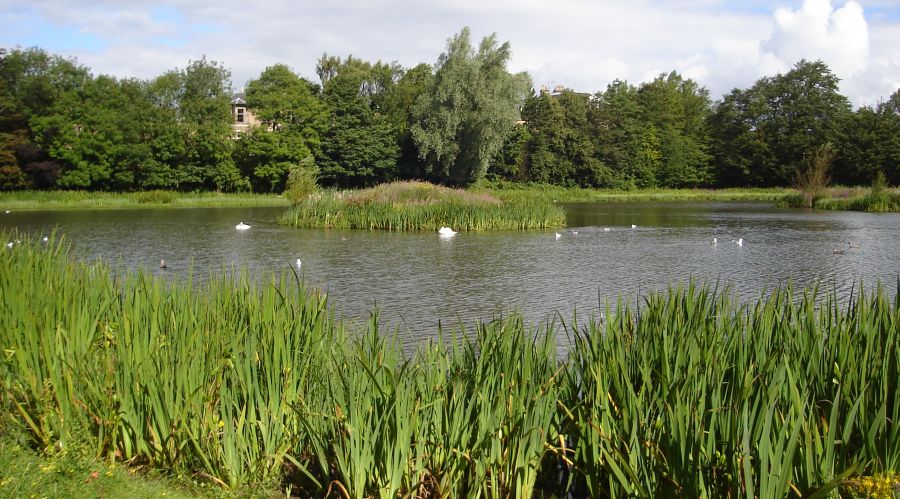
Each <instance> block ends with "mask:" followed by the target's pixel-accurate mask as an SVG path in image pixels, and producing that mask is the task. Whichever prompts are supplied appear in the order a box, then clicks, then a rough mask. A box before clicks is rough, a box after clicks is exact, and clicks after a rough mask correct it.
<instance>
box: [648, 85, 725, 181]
mask: <svg viewBox="0 0 900 499" xmlns="http://www.w3.org/2000/svg"><path fill="white" fill-rule="evenodd" d="M637 99H638V103H639V107H640V109H641V114H642V119H641V121H642V123H643V124H644V127H645V129H646V130H647V133H646V134H643V136H642V137H641V138H640V140H641V143H642V144H644V145H643V146H642V147H641V148H640V149H639V150H641V151H646V152H648V153H649V152H651V151H653V149H654V148H655V147H656V146H657V144H658V147H659V161H660V163H659V165H658V170H657V171H656V173H655V175H654V177H655V178H656V179H657V181H658V182H659V184H660V185H663V186H666V187H698V186H703V185H707V184H709V183H710V182H711V181H712V172H711V163H710V156H709V153H708V151H709V135H708V133H707V129H706V125H707V118H708V116H709V112H710V100H709V92H707V90H706V89H705V88H701V87H700V86H699V85H697V83H696V82H694V81H693V80H690V79H687V80H685V79H684V78H682V77H681V76H680V75H679V74H678V73H676V72H674V71H673V72H671V73H669V74H668V75H660V76H658V77H657V78H656V79H654V80H653V81H651V82H648V83H645V84H643V85H641V87H640V88H639V89H638V92H637ZM648 148H649V149H648Z"/></svg>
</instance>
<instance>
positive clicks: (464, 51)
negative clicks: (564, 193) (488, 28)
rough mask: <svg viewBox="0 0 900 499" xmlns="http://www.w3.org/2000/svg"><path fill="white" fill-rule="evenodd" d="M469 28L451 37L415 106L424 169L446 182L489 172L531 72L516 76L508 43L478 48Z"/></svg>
mask: <svg viewBox="0 0 900 499" xmlns="http://www.w3.org/2000/svg"><path fill="white" fill-rule="evenodd" d="M470 37H471V34H470V31H469V28H463V30H462V31H460V32H459V33H458V34H457V35H455V36H453V37H452V38H450V39H449V40H448V41H447V50H446V52H444V53H443V54H441V56H440V57H439V58H438V61H437V64H436V66H435V76H434V79H432V80H431V82H430V85H429V87H428V89H427V90H426V91H425V92H424V93H423V94H422V95H421V96H420V97H419V99H418V101H417V102H416V106H415V108H414V109H413V117H414V120H415V123H414V124H413V125H412V128H411V132H412V137H413V140H414V141H415V143H416V146H417V147H418V149H419V157H420V158H421V159H422V160H424V161H425V164H426V166H425V173H426V174H427V175H428V176H429V177H430V178H432V179H433V180H436V181H438V182H441V183H447V184H450V185H468V184H471V183H473V182H475V181H477V180H479V179H481V178H483V177H484V175H485V173H486V172H487V168H488V163H489V162H490V160H491V159H493V157H494V155H495V154H496V153H497V151H498V150H499V149H500V147H502V145H503V141H504V140H505V138H506V136H507V133H508V131H509V129H510V128H511V127H512V126H513V123H514V122H515V121H516V119H517V118H518V114H519V113H518V108H517V106H519V105H520V104H521V103H522V101H523V100H524V98H525V96H526V95H527V93H528V87H529V86H530V81H529V77H528V75H527V74H525V73H519V74H516V75H512V74H510V73H508V72H507V71H506V64H507V63H508V62H509V59H510V57H511V56H512V52H511V48H510V45H509V43H508V42H507V43H504V44H502V45H499V46H498V42H497V35H496V34H493V35H491V36H488V37H485V38H484V39H482V41H481V44H480V46H479V47H478V51H477V52H476V51H475V49H474V47H473V46H472V44H471V40H470Z"/></svg>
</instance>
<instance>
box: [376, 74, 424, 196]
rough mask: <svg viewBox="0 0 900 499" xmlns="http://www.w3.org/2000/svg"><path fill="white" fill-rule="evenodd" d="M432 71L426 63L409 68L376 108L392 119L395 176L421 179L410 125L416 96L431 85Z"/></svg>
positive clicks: (420, 169)
mask: <svg viewBox="0 0 900 499" xmlns="http://www.w3.org/2000/svg"><path fill="white" fill-rule="evenodd" d="M433 77H434V74H433V73H432V71H431V66H429V65H428V64H424V63H422V64H419V65H417V66H415V67H413V68H410V69H408V70H407V71H405V72H404V73H403V75H402V76H401V77H400V78H399V79H398V80H397V83H396V84H395V85H392V86H390V87H389V88H387V90H386V91H385V92H384V94H383V95H382V97H381V99H380V103H379V109H380V111H381V112H382V113H383V114H384V115H385V116H387V118H388V119H389V120H390V121H391V126H393V128H394V131H395V132H396V134H397V145H398V146H399V147H400V157H399V159H398V161H397V162H398V164H397V175H398V176H400V177H402V178H407V179H417V178H424V177H425V175H424V172H423V168H422V164H421V161H420V160H419V150H418V148H417V147H416V144H415V141H414V140H413V137H412V133H411V127H412V125H413V123H414V121H413V109H414V107H415V104H416V101H417V100H418V98H419V96H420V95H422V93H423V92H424V91H425V90H426V89H427V88H428V86H429V85H430V84H431V80H432V78H433Z"/></svg>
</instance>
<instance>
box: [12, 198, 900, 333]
mask: <svg viewBox="0 0 900 499" xmlns="http://www.w3.org/2000/svg"><path fill="white" fill-rule="evenodd" d="M567 210H568V213H569V218H568V222H569V226H570V230H565V231H559V232H560V234H561V237H560V238H559V239H557V238H556V237H555V232H556V231H529V232H497V233H486V234H469V233H460V234H457V235H456V236H454V237H452V238H441V237H438V235H437V234H436V233H390V232H378V231H338V230H297V229H292V228H287V227H283V226H280V225H278V224H277V218H278V216H279V215H280V213H281V212H282V209H281V208H217V209H164V210H117V211H81V212H14V213H11V214H2V215H0V226H2V227H7V228H10V227H17V228H18V229H19V230H24V231H28V232H32V233H35V232H36V233H46V232H48V231H49V230H51V228H52V227H54V226H58V227H59V230H60V231H61V232H63V233H65V234H66V236H67V238H68V239H69V240H70V241H71V242H72V243H73V245H74V249H75V252H76V254H77V255H78V256H79V257H81V258H86V259H93V258H97V257H102V258H103V259H104V260H107V261H109V262H110V263H111V264H112V265H114V266H116V267H119V268H123V269H124V268H137V267H141V266H142V267H144V268H145V269H147V270H148V271H151V272H154V273H157V274H159V275H164V276H168V277H170V278H179V277H183V276H185V275H187V273H188V272H189V271H190V270H191V269H193V272H194V275H195V280H200V281H202V280H203V279H204V278H206V277H207V276H208V275H210V273H216V272H219V271H221V270H222V269H223V268H224V269H230V268H246V269H248V270H249V271H250V272H252V273H253V274H255V275H261V274H262V273H264V272H290V271H291V267H292V266H293V265H294V264H295V262H296V260H297V259H298V258H299V259H301V260H302V261H303V266H302V270H301V274H302V275H303V276H304V277H305V278H306V279H307V280H308V281H309V282H310V283H312V284H313V285H315V286H319V287H321V288H322V289H324V290H326V291H327V292H328V293H329V295H330V298H331V301H332V303H333V304H334V305H335V306H336V307H337V309H338V312H339V313H340V314H343V315H344V316H346V317H348V318H350V319H353V320H358V321H365V320H367V318H368V314H369V312H370V311H371V310H372V309H373V308H375V307H378V309H379V310H380V312H381V313H380V315H381V319H382V321H383V322H384V323H386V324H388V325H390V326H392V327H399V328H400V329H401V331H402V332H403V334H404V335H406V336H407V337H408V338H409V341H410V342H411V343H415V342H418V341H421V340H423V339H424V338H428V337H431V336H432V335H433V334H434V333H435V331H436V330H437V325H438V323H439V322H440V323H441V324H442V325H443V326H445V327H447V326H451V327H452V326H454V325H457V324H459V323H463V324H466V325H469V326H470V325H471V324H473V322H474V320H475V319H478V318H480V319H489V318H491V317H492V316H494V315H496V314H498V313H501V312H508V311H512V310H518V311H521V312H522V313H524V314H525V316H526V318H527V319H528V320H530V321H533V322H536V321H540V320H544V319H547V318H548V317H550V318H552V317H554V315H555V314H561V315H562V317H563V318H565V319H566V320H569V319H571V317H572V314H573V313H574V312H575V311H576V310H577V312H578V314H579V316H584V315H588V314H590V313H592V312H595V311H597V309H598V304H601V303H603V302H605V301H606V300H609V301H611V302H614V301H615V299H616V298H617V297H618V296H622V297H624V298H625V299H627V300H634V299H635V298H636V297H637V296H639V295H640V294H641V293H645V292H647V291H650V290H656V289H663V288H665V287H666V286H667V285H668V284H670V283H684V282H687V281H689V280H690V279H692V278H693V279H697V280H705V281H711V282H713V281H718V282H719V283H720V285H725V284H727V285H729V286H731V288H732V289H733V291H734V292H735V293H736V294H737V295H738V297H739V298H741V299H750V298H755V297H756V296H758V295H759V293H760V292H761V290H763V289H767V288H768V289H771V288H773V287H776V286H782V285H784V284H785V283H786V282H788V281H791V282H793V283H795V284H796V285H800V286H802V285H805V284H807V283H810V282H812V281H814V280H819V281H821V282H822V283H824V284H825V286H826V287H828V288H830V287H831V286H834V287H835V289H836V291H837V292H838V294H839V296H847V294H848V293H849V292H850V289H851V286H852V285H853V284H854V283H856V282H858V281H859V280H860V279H862V280H864V281H865V282H866V283H867V284H872V283H874V282H876V281H877V280H879V279H880V280H881V281H882V282H883V283H885V284H887V286H888V287H889V288H891V290H892V291H891V292H893V290H894V285H895V283H896V279H897V276H898V273H900V215H898V214H866V213H850V212H812V211H804V210H781V209H775V208H773V207H771V206H770V205H768V204H765V203H708V202H703V203H603V204H593V203H589V204H572V205H567ZM242 220H243V221H244V222H245V223H247V224H249V225H252V226H253V228H252V229H250V230H247V231H237V230H235V228H234V227H235V224H236V223H238V222H239V221H242ZM632 224H636V225H637V227H636V228H634V229H632V228H631V225H632ZM604 228H608V229H609V230H608V231H606V230H604ZM572 230H577V232H578V233H577V234H574V233H573V231H572ZM714 237H715V238H717V240H718V244H716V245H713V244H712V240H713V238H714ZM739 238H743V240H744V241H745V243H744V245H743V246H738V245H736V244H735V243H733V242H732V240H737V239H739ZM848 241H852V242H853V243H854V245H858V247H855V248H852V249H850V250H848V251H845V252H844V254H837V253H834V251H833V249H834V248H835V247H838V246H840V245H842V244H846V242H848ZM161 259H165V261H166V264H167V266H168V269H159V268H158V267H159V265H158V264H159V261H160V260H161Z"/></svg>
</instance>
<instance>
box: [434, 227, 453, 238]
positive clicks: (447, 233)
mask: <svg viewBox="0 0 900 499" xmlns="http://www.w3.org/2000/svg"><path fill="white" fill-rule="evenodd" d="M438 234H440V235H442V236H452V235H454V234H456V231H455V230H453V229H451V228H450V227H441V228H440V229H438Z"/></svg>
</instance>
